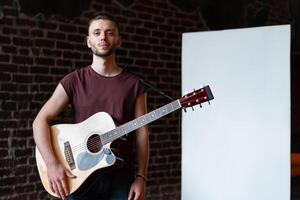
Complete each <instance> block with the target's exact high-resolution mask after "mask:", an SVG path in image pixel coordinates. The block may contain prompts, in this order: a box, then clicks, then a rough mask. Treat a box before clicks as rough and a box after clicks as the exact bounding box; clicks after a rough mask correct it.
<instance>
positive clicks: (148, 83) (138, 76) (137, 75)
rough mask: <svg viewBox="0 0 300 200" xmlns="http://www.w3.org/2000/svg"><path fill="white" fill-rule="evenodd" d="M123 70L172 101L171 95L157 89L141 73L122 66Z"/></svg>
mask: <svg viewBox="0 0 300 200" xmlns="http://www.w3.org/2000/svg"><path fill="white" fill-rule="evenodd" d="M124 70H125V71H127V72H128V73H130V74H132V75H134V76H136V77H137V78H138V79H139V80H140V81H141V82H142V83H143V84H144V85H145V86H146V87H148V88H150V89H152V90H153V91H155V92H157V93H159V94H160V95H162V96H163V97H165V98H167V99H169V100H170V101H174V100H173V99H172V97H170V96H169V95H167V94H166V93H164V92H163V91H161V90H160V89H158V88H157V87H155V86H154V85H152V84H151V83H150V82H149V81H147V80H145V79H144V78H143V77H142V76H141V75H139V74H137V73H135V72H132V71H129V70H128V69H127V68H124Z"/></svg>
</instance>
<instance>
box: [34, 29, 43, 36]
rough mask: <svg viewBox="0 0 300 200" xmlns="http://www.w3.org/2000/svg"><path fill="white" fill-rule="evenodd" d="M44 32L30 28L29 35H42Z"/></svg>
mask: <svg viewBox="0 0 300 200" xmlns="http://www.w3.org/2000/svg"><path fill="white" fill-rule="evenodd" d="M43 35H44V32H43V31H42V30H40V29H32V30H31V36H32V37H43Z"/></svg>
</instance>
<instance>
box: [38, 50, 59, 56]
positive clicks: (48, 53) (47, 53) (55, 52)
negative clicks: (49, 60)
mask: <svg viewBox="0 0 300 200" xmlns="http://www.w3.org/2000/svg"><path fill="white" fill-rule="evenodd" d="M42 53H43V55H44V56H45V57H58V58H59V57H61V55H62V51H61V50H57V49H43V51H42Z"/></svg>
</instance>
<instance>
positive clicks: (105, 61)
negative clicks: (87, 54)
mask: <svg viewBox="0 0 300 200" xmlns="http://www.w3.org/2000/svg"><path fill="white" fill-rule="evenodd" d="M91 67H92V68H93V70H94V71H96V72H97V73H98V74H100V75H102V76H106V77H112V76H116V75H118V74H119V73H120V72H121V71H122V68H121V67H119V66H118V65H117V64H116V61H115V56H114V55H111V56H108V57H99V56H95V55H93V63H92V65H91Z"/></svg>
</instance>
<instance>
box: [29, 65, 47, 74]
mask: <svg viewBox="0 0 300 200" xmlns="http://www.w3.org/2000/svg"><path fill="white" fill-rule="evenodd" d="M30 73H31V74H49V67H44V66H31V67H30Z"/></svg>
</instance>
